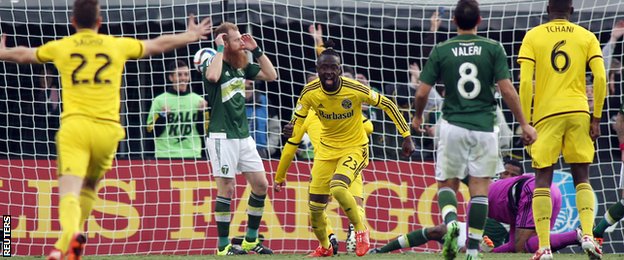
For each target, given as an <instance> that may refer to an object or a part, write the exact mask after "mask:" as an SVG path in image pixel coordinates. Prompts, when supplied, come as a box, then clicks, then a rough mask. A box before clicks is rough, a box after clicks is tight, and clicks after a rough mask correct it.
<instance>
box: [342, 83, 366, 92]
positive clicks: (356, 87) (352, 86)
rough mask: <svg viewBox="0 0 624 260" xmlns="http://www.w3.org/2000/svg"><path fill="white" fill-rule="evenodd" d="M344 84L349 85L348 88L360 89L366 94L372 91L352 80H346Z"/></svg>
mask: <svg viewBox="0 0 624 260" xmlns="http://www.w3.org/2000/svg"><path fill="white" fill-rule="evenodd" d="M342 85H343V86H345V87H347V88H350V89H353V90H357V91H360V92H362V93H364V94H366V95H368V94H369V93H370V90H369V89H366V88H365V87H362V86H358V85H355V84H352V83H351V82H345V83H343V84H342Z"/></svg>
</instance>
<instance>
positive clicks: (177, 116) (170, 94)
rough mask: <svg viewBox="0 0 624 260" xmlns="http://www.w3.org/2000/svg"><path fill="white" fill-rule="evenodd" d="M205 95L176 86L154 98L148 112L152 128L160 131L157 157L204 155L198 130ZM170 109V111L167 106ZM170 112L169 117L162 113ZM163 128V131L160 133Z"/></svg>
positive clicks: (193, 156)
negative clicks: (180, 91)
mask: <svg viewBox="0 0 624 260" xmlns="http://www.w3.org/2000/svg"><path fill="white" fill-rule="evenodd" d="M202 100H203V99H202V97H201V96H199V95H197V94H195V93H193V92H187V93H177V92H175V91H172V90H168V91H167V92H165V93H163V94H160V95H159V96H157V97H156V98H155V99H154V101H153V102H152V106H151V108H150V112H149V115H148V116H147V125H148V128H147V130H148V132H152V131H154V130H155V128H158V127H163V126H162V125H159V124H161V123H162V124H164V130H163V131H162V132H160V131H156V133H157V136H156V139H155V140H154V143H155V146H156V154H155V155H156V157H157V158H198V157H201V149H202V145H201V135H200V133H199V132H198V130H197V123H198V122H197V121H199V118H203V117H202V116H200V113H203V111H200V110H199V105H200V103H201V101H202ZM165 108H167V109H168V112H167V113H164V112H163V110H165ZM162 116H166V120H162V119H161V120H159V117H162ZM159 132H160V133H159Z"/></svg>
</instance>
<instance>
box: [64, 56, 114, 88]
mask: <svg viewBox="0 0 624 260" xmlns="http://www.w3.org/2000/svg"><path fill="white" fill-rule="evenodd" d="M70 57H71V58H72V59H77V60H79V61H80V64H79V65H78V67H76V68H75V69H74V70H73V71H72V75H71V78H72V83H73V84H74V85H82V84H110V83H111V80H110V79H102V78H101V74H102V72H103V71H104V70H106V68H108V66H110V64H111V58H110V57H109V56H108V55H106V54H104V53H96V54H95V56H94V57H86V56H85V55H83V54H80V53H72V54H71V55H70ZM92 66H94V67H96V68H97V69H95V68H91V67H92ZM86 68H89V69H86ZM94 70H95V73H93V74H92V75H85V74H88V72H89V71H94ZM89 74H90V73H89Z"/></svg>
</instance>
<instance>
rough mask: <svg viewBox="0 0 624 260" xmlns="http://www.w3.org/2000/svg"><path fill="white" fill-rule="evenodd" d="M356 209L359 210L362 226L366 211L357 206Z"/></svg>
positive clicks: (364, 221)
mask: <svg viewBox="0 0 624 260" xmlns="http://www.w3.org/2000/svg"><path fill="white" fill-rule="evenodd" d="M358 209H359V210H360V219H361V220H362V224H364V223H366V210H365V209H364V207H362V206H360V205H358Z"/></svg>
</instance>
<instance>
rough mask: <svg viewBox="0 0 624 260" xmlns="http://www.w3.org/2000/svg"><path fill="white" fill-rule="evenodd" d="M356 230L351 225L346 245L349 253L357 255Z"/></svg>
mask: <svg viewBox="0 0 624 260" xmlns="http://www.w3.org/2000/svg"><path fill="white" fill-rule="evenodd" d="M355 244H356V242H355V228H354V227H353V224H349V230H348V231H347V240H346V241H345V245H346V247H347V253H355Z"/></svg>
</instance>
